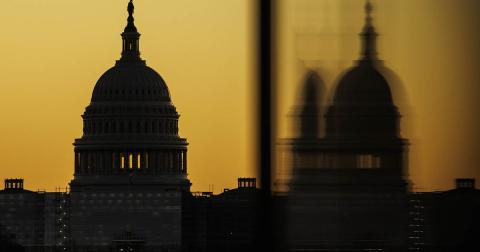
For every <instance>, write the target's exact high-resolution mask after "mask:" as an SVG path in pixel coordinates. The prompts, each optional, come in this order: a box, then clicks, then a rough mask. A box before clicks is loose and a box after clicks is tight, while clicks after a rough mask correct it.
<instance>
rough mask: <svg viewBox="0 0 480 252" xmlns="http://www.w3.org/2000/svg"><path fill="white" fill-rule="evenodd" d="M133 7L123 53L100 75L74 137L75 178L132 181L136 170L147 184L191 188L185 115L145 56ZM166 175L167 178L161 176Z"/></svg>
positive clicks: (125, 31)
mask: <svg viewBox="0 0 480 252" xmlns="http://www.w3.org/2000/svg"><path fill="white" fill-rule="evenodd" d="M133 12H134V6H133V3H132V1H130V2H129V4H128V14H129V15H128V23H127V26H126V27H125V29H124V31H123V33H122V54H121V58H120V59H119V60H117V61H116V63H115V65H114V66H113V67H112V68H110V69H108V70H107V71H106V72H105V73H104V74H103V75H102V76H101V77H100V78H99V79H98V81H97V83H96V85H95V87H94V89H93V92H92V98H91V102H90V104H89V105H88V106H87V107H86V108H85V112H84V113H83V115H82V118H83V135H82V137H81V138H78V139H75V142H74V146H75V160H76V161H75V180H74V182H75V183H77V184H78V183H91V182H92V181H93V180H95V181H96V182H95V183H100V182H98V181H97V180H99V181H100V180H101V183H107V182H109V181H110V179H111V178H110V177H108V176H115V177H116V178H117V179H118V180H119V181H117V182H118V183H120V184H121V183H130V182H129V180H128V179H129V178H130V176H132V174H135V175H136V176H138V177H143V178H142V179H143V182H144V183H147V184H148V183H160V182H161V183H165V184H171V183H174V184H175V183H179V184H180V185H181V187H183V188H189V182H188V179H187V166H186V165H187V164H186V161H187V145H188V142H187V140H186V139H185V138H182V137H180V136H179V133H178V131H179V128H178V121H179V117H180V115H179V114H178V112H177V109H176V107H175V105H174V104H173V103H172V100H171V97H170V92H169V90H168V87H167V84H166V83H165V81H164V80H163V78H162V77H161V76H160V75H159V74H158V73H157V72H156V71H155V70H153V69H152V68H150V67H148V66H147V65H146V63H145V61H144V60H142V59H141V57H140V48H139V41H140V40H139V39H140V33H138V31H137V28H136V27H135V24H134V18H133ZM166 174H168V175H169V176H170V177H169V179H167V180H168V181H167V180H162V179H160V177H162V178H163V177H164V176H165V175H166ZM100 175H102V176H100ZM107 175H108V176H107ZM138 177H137V178H138ZM147 177H148V179H147ZM155 177H157V178H155ZM172 178H175V179H172ZM91 179H93V180H91ZM92 183H93V182H92ZM177 185H178V184H177Z"/></svg>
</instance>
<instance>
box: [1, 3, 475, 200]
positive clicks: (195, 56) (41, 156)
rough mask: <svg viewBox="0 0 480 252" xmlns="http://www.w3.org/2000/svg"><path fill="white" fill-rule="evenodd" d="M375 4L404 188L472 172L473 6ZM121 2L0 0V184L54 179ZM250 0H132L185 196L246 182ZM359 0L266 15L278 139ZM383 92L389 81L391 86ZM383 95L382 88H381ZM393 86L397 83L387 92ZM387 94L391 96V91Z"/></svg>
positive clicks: (332, 76)
mask: <svg viewBox="0 0 480 252" xmlns="http://www.w3.org/2000/svg"><path fill="white" fill-rule="evenodd" d="M374 2H376V3H377V4H376V9H375V24H376V27H377V29H378V32H379V33H380V34H381V36H380V42H379V43H380V45H379V51H380V57H381V58H382V59H383V60H385V65H386V66H388V67H389V68H390V69H392V70H393V71H394V72H395V73H396V74H397V75H398V76H399V78H400V80H401V83H402V84H403V90H404V91H403V93H404V95H399V94H397V95H396V98H397V102H398V103H399V106H400V109H401V112H402V114H403V115H404V123H403V125H402V126H403V127H404V128H403V135H404V136H405V137H407V138H409V139H410V140H411V143H412V146H411V152H410V153H411V154H410V155H411V163H410V173H411V174H412V180H413V182H414V183H415V187H416V188H419V189H422V190H435V189H447V188H450V187H451V186H452V179H453V178H455V177H476V178H477V179H480V172H479V164H480V155H478V151H479V150H480V141H478V140H480V137H479V134H478V133H479V130H478V129H479V127H480V123H479V120H478V114H479V112H480V109H479V105H480V104H479V102H478V101H479V100H480V90H479V85H480V76H479V75H480V74H479V71H478V66H480V57H479V56H480V49H479V47H478V45H479V44H480V39H479V35H478V30H480V29H479V27H478V24H479V23H480V17H479V16H478V15H477V11H478V10H479V7H480V6H479V3H478V2H479V1H476V0H383V1H379V0H377V1H374ZM126 3H127V1H126V0H125V1H121V0H102V1H98V0H68V1H65V0H48V1H46V0H15V1H3V2H2V4H1V6H2V15H1V16H0V23H1V24H2V32H3V34H4V35H3V36H2V39H1V40H0V55H1V58H2V59H1V60H0V69H1V70H0V87H1V92H0V108H1V109H0V111H1V116H2V121H1V123H0V132H1V133H2V135H1V136H0V157H1V160H2V165H1V168H0V178H7V177H23V178H25V180H26V181H25V185H26V187H27V188H29V189H32V190H36V189H46V190H54V188H55V187H57V186H58V187H60V186H62V187H65V186H66V185H67V184H68V182H69V181H70V180H71V179H72V174H73V146H72V142H73V140H74V138H77V137H80V136H81V132H82V129H81V127H82V120H81V117H80V115H81V114H82V113H83V110H84V108H85V106H87V105H88V103H89V101H90V96H91V92H92V90H93V87H94V85H95V82H96V81H97V79H98V78H99V77H100V75H101V74H102V73H103V72H104V71H106V70H107V69H108V68H109V67H111V66H113V64H114V61H115V60H116V59H118V58H119V55H120V50H121V48H120V46H121V38H120V33H121V32H122V30H123V27H124V26H125V23H126V17H127V13H126ZM249 3H251V1H247V0H204V1H200V0H178V1H158V0H137V1H135V6H136V10H135V11H136V12H135V18H136V25H137V27H138V29H139V32H140V33H142V37H141V42H140V48H141V52H142V56H143V58H144V59H146V60H147V64H148V65H149V66H151V67H153V68H154V69H156V70H157V71H158V72H159V73H160V74H161V75H162V76H163V78H164V79H165V80H166V82H167V84H168V86H169V88H170V92H171V94H172V98H173V102H174V104H175V105H176V107H177V109H178V111H179V113H180V114H181V118H180V134H181V136H183V137H186V138H187V139H188V141H189V142H190V146H189V173H190V174H189V177H190V179H191V181H192V182H193V188H192V190H207V189H208V188H209V185H214V188H215V191H216V192H218V191H220V190H222V189H223V188H224V187H229V188H231V187H233V186H235V184H236V178H237V177H240V176H253V175H254V174H255V172H254V167H253V165H254V163H255V162H254V151H253V150H254V148H253V147H254V138H253V134H252V133H253V127H252V126H253V125H254V123H253V121H252V120H253V118H254V117H253V116H252V115H253V112H254V110H253V108H254V107H253V102H254V93H253V92H252V90H254V87H255V83H254V82H253V80H255V78H254V77H253V76H252V73H253V71H252V70H253V67H252V66H253V64H252V63H253V61H252V60H253V59H254V54H253V53H254V47H253V42H254V37H253V34H254V33H253V26H252V24H253V20H252V16H251V15H252V13H253V11H252V9H251V8H250V6H249ZM362 5H363V1H361V0H283V1H282V6H281V9H280V13H279V23H278V24H279V27H281V31H280V32H279V39H278V42H279V47H278V48H279V51H280V53H279V62H278V65H279V70H280V71H279V75H278V77H279V83H278V84H279V98H278V99H279V112H278V113H279V116H278V118H279V136H280V137H287V136H289V132H290V131H289V128H290V126H289V125H290V121H289V119H288V118H287V116H286V115H287V114H288V113H289V111H290V109H291V106H292V105H294V104H295V97H296V93H297V90H298V85H299V82H300V81H301V79H302V75H303V74H304V71H305V69H306V68H307V67H308V68H315V69H318V70H319V72H320V73H321V74H322V77H323V78H324V80H325V82H326V84H327V86H328V88H329V89H328V91H329V92H331V90H332V86H333V85H334V83H335V80H336V78H337V77H338V75H339V74H340V73H341V72H342V71H343V70H345V69H346V68H347V67H349V66H350V65H351V64H352V61H353V60H354V59H356V58H357V55H358V50H359V48H358V47H359V41H358V37H357V34H358V32H359V31H360V28H361V26H362V22H363V17H362V15H363V7H362ZM394 89H395V90H397V88H394ZM395 90H394V91H395ZM398 90H402V89H400V88H398ZM396 93H398V92H396Z"/></svg>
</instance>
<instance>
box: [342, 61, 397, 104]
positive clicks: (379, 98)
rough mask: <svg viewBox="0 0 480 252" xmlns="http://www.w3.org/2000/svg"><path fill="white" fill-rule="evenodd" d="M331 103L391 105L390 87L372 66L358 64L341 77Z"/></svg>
mask: <svg viewBox="0 0 480 252" xmlns="http://www.w3.org/2000/svg"><path fill="white" fill-rule="evenodd" d="M333 102H334V103H335V104H338V105H341V104H368V103H372V104H377V105H378V104H384V105H391V104H392V103H393V101H392V94H391V91H390V86H389V85H388V82H387V80H386V79H385V77H383V75H382V74H381V73H380V72H379V71H378V70H377V69H376V68H375V67H374V66H373V65H372V64H366V63H360V64H359V65H358V66H356V67H354V68H352V69H350V70H349V71H347V72H346V73H345V74H344V75H343V77H342V78H341V80H340V81H339V83H338V86H337V89H336V91H335V95H334V97H333Z"/></svg>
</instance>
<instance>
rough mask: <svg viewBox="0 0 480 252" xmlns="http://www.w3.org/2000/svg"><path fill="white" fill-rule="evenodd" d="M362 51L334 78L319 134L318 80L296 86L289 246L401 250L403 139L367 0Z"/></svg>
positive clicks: (312, 77)
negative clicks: (299, 92) (299, 94)
mask: <svg viewBox="0 0 480 252" xmlns="http://www.w3.org/2000/svg"><path fill="white" fill-rule="evenodd" d="M365 10H366V20H365V26H364V28H363V31H362V33H361V40H362V50H361V51H362V54H361V57H360V59H359V60H358V61H356V63H355V66H354V67H352V68H351V69H349V70H347V71H346V72H345V73H344V74H343V76H342V77H341V78H340V80H339V82H338V84H337V86H336V89H335V93H334V96H333V101H332V103H331V104H330V105H329V106H328V109H327V111H326V113H325V117H324V118H325V124H326V125H325V135H324V136H320V135H319V134H320V130H319V122H320V121H321V118H320V116H319V111H318V107H319V102H320V101H318V97H319V95H318V94H317V95H315V94H312V93H315V90H317V89H319V88H318V85H319V79H320V78H319V77H318V76H317V75H315V74H314V73H309V74H308V76H307V78H306V82H305V84H304V87H303V88H304V90H303V94H304V98H303V106H302V107H301V109H300V112H299V115H298V117H299V118H298V120H299V121H300V122H299V124H300V125H299V129H300V132H299V133H298V137H297V138H295V139H293V140H292V141H291V149H292V152H293V161H292V162H293V163H292V172H293V174H292V176H293V178H292V182H291V185H290V188H291V192H290V196H289V199H288V206H287V208H288V210H287V214H288V217H289V223H288V225H287V229H288V233H289V246H290V248H291V249H293V250H315V251H317V250H321V251H323V250H325V251H336V250H337V249H339V250H341V251H343V250H345V251H365V250H381V251H405V249H406V247H407V246H406V244H407V237H408V232H407V227H408V226H407V219H408V211H407V205H408V200H407V181H406V179H405V178H406V174H405V168H406V160H407V154H408V153H407V152H408V151H407V150H408V148H407V147H408V143H407V141H406V140H405V139H403V138H402V137H401V136H400V128H399V125H400V123H399V122H400V114H399V112H398V110H397V107H396V106H395V104H394V102H393V98H392V94H391V91H390V87H389V84H388V82H387V80H386V79H385V77H384V76H383V75H382V73H381V72H380V70H378V68H377V65H379V64H381V62H380V61H379V60H378V59H377V53H376V36H377V34H376V32H375V28H374V26H373V24H372V17H371V12H372V5H371V3H370V2H368V1H367V4H366V7H365Z"/></svg>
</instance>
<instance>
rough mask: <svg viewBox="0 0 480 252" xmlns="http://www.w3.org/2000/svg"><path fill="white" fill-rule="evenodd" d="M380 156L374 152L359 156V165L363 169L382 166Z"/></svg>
mask: <svg viewBox="0 0 480 252" xmlns="http://www.w3.org/2000/svg"><path fill="white" fill-rule="evenodd" d="M380 163H381V162H380V157H379V156H375V155H372V154H364V155H358V156H357V167H358V168H361V169H371V168H380V165H381V164H380Z"/></svg>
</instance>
